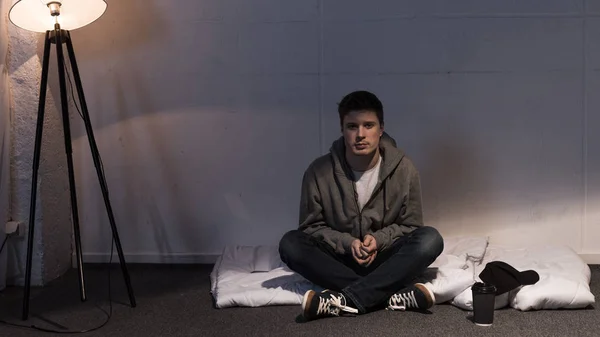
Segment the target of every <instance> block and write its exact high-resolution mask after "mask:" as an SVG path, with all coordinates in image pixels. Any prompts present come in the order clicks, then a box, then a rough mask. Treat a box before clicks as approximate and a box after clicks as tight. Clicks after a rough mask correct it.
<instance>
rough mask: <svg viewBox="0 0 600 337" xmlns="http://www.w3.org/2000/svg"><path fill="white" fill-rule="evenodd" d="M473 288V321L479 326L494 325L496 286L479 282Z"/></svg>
mask: <svg viewBox="0 0 600 337" xmlns="http://www.w3.org/2000/svg"><path fill="white" fill-rule="evenodd" d="M471 290H472V292H473V322H474V323H475V324H476V325H479V326H490V325H492V323H493V322H494V302H495V300H496V287H495V286H494V285H493V284H489V283H482V282H477V283H475V284H473V286H472V287H471Z"/></svg>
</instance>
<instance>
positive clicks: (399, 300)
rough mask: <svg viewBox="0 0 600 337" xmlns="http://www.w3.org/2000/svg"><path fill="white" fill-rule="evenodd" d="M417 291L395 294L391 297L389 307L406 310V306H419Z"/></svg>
mask: <svg viewBox="0 0 600 337" xmlns="http://www.w3.org/2000/svg"><path fill="white" fill-rule="evenodd" d="M418 307H419V305H418V304H417V299H416V298H415V292H414V290H413V291H410V292H408V293H400V294H394V295H392V297H390V301H389V305H388V308H389V309H391V310H406V308H418Z"/></svg>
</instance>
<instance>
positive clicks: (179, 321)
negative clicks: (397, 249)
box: [0, 265, 600, 337]
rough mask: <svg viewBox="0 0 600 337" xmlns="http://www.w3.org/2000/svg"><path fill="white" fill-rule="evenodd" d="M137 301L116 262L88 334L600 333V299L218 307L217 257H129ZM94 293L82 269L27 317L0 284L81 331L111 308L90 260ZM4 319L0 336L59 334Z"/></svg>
mask: <svg viewBox="0 0 600 337" xmlns="http://www.w3.org/2000/svg"><path fill="white" fill-rule="evenodd" d="M129 270H130V273H131V278H132V283H133V287H134V291H135V296H136V300H137V307H136V308H131V307H130V306H129V302H128V297H127V293H126V290H125V286H124V282H123V278H122V275H121V273H120V269H119V267H118V265H113V266H112V267H111V280H112V282H111V284H112V293H111V295H112V299H113V305H112V317H111V318H110V320H109V321H108V323H107V324H106V325H105V326H104V327H102V328H101V329H99V330H96V331H92V332H89V333H86V334H85V335H86V336H128V337H137V336H309V335H314V336H362V337H370V336H544V337H547V336H600V310H598V309H595V308H594V307H596V306H597V305H595V306H594V307H591V308H588V309H582V310H545V311H533V312H521V311H517V310H514V309H503V310H498V311H496V313H495V321H494V325H493V326H491V327H479V326H475V325H474V324H473V323H472V322H471V321H470V320H469V319H468V318H467V316H468V315H467V312H465V311H462V310H460V309H458V308H456V307H454V306H451V305H438V306H435V307H433V308H432V310H431V313H429V314H424V313H418V312H391V311H379V312H374V313H370V314H367V315H363V316H356V317H343V318H337V317H336V318H327V319H321V320H317V321H312V322H308V323H303V322H301V321H300V320H299V319H298V317H299V314H300V306H279V307H263V308H231V309H215V308H214V307H213V303H212V297H211V295H210V292H209V290H210V279H209V274H210V271H211V270H212V266H211V265H158V266H157V265H129ZM85 271H86V274H85V276H86V287H87V293H88V301H86V302H81V301H80V298H79V285H78V281H77V272H76V270H71V271H70V272H68V273H67V274H65V275H64V276H63V277H61V278H60V279H58V280H56V281H54V282H52V283H51V284H49V285H47V286H46V287H43V288H35V289H33V290H32V300H31V307H30V308H31V314H30V318H29V320H27V321H22V320H21V319H20V316H21V299H22V288H12V287H11V288H7V289H5V290H4V291H2V292H0V319H1V320H3V321H5V322H9V323H16V324H25V325H28V326H31V325H35V326H38V327H41V328H46V329H53V330H62V331H75V330H86V329H90V328H94V327H97V326H99V325H101V324H102V323H104V322H105V320H106V317H107V316H106V314H105V313H104V312H103V311H102V310H105V311H108V310H109V305H108V274H107V271H108V267H107V266H106V265H89V266H86V268H85ZM599 279H600V266H597V265H595V266H592V282H591V288H592V292H593V293H594V295H595V296H596V298H598V295H599V294H600V280H599ZM59 335H60V334H54V333H47V332H41V331H36V330H32V329H25V328H19V327H11V326H8V325H6V324H0V336H11V337H21V336H59Z"/></svg>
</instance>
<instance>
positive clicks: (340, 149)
mask: <svg viewBox="0 0 600 337" xmlns="http://www.w3.org/2000/svg"><path fill="white" fill-rule="evenodd" d="M379 150H380V152H381V157H382V162H381V168H380V170H379V182H382V181H383V180H385V178H387V177H388V176H389V175H390V174H391V173H392V172H393V171H394V170H395V169H396V167H397V166H398V165H399V164H400V162H401V161H402V159H403V158H404V151H402V150H401V149H399V148H397V147H396V140H394V138H392V137H391V136H390V135H388V134H387V133H386V132H383V135H382V136H381V138H380V139H379ZM329 151H330V152H331V155H332V156H333V165H334V170H335V172H336V174H343V175H346V176H347V177H348V178H351V177H352V176H353V175H352V169H351V168H350V166H349V165H348V162H347V161H346V143H345V142H344V137H343V136H341V137H340V138H338V139H336V140H335V141H334V142H333V144H332V145H331V148H330V149H329Z"/></svg>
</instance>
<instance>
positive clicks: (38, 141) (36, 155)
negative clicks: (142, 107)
mask: <svg viewBox="0 0 600 337" xmlns="http://www.w3.org/2000/svg"><path fill="white" fill-rule="evenodd" d="M49 61H50V31H47V32H46V39H45V42H44V58H43V60H42V79H41V82H40V97H39V103H38V114H37V127H36V131H35V145H34V150H33V169H32V177H31V199H30V204H29V229H28V238H27V263H26V267H25V284H24V293H23V314H22V317H21V318H22V319H23V320H27V318H28V317H29V296H30V289H31V267H32V266H31V265H32V259H33V237H34V229H35V205H36V201H37V183H38V169H39V167H40V153H41V148H42V133H43V129H44V110H45V106H46V85H47V83H48V63H49Z"/></svg>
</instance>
